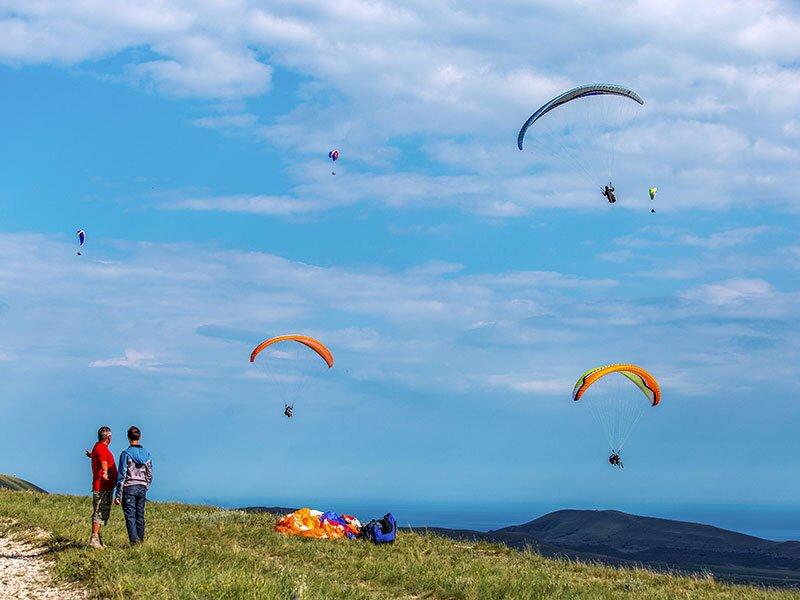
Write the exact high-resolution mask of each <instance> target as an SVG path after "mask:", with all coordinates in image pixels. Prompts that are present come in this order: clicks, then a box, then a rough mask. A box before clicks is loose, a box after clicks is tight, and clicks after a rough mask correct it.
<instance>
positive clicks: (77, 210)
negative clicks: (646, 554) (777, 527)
mask: <svg viewBox="0 0 800 600" xmlns="http://www.w3.org/2000/svg"><path fill="white" fill-rule="evenodd" d="M791 39H800V9H798V7H797V5H796V4H794V3H789V2H787V3H784V2H772V1H764V0H758V1H747V0H744V1H742V2H735V3H734V2H719V1H714V2H706V3H702V5H698V4H697V3H696V2H689V1H680V0H676V1H674V2H658V1H654V2H649V1H642V2H630V1H628V2H609V1H607V0H606V1H602V2H601V1H597V2H593V1H585V2H574V3H564V2H552V1H521V0H516V1H500V2H491V3H486V2H468V1H465V2H460V3H450V2H441V1H437V0H433V1H432V0H427V1H425V2H416V1H413V0H411V1H406V2H396V3H395V2H367V1H364V0H341V1H337V2H321V1H317V0H301V1H297V0H294V1H292V2H282V1H277V0H276V1H273V2H257V1H248V0H234V1H230V0H228V1H225V2H221V1H220V2H217V1H213V0H192V1H190V0H173V1H171V2H162V1H157V0H142V1H140V2H138V3H136V5H135V6H134V5H132V4H130V3H127V2H121V1H120V2H118V1H111V0H103V1H99V0H96V1H95V0H78V1H76V2H70V3H63V2H58V1H56V0H53V1H49V0H25V1H21V0H20V1H17V0H0V90H1V91H2V93H0V232H1V233H2V236H0V376H1V377H2V381H3V383H4V385H3V393H2V395H0V414H2V415H3V417H2V421H0V423H1V424H0V427H1V428H2V435H1V436H0V471H1V472H6V473H16V474H17V475H20V476H22V477H25V478H26V479H29V480H31V481H33V482H34V483H36V484H38V485H41V486H43V487H45V488H46V489H48V490H50V491H55V492H62V493H71V494H85V493H87V491H88V489H89V483H90V481H89V472H88V471H89V469H88V464H87V462H86V460H85V459H84V458H83V450H84V449H86V448H89V447H90V446H91V444H92V443H93V440H94V439H95V432H96V430H97V428H98V427H99V426H100V425H105V424H107V425H109V426H111V427H112V429H113V430H114V432H115V437H114V442H113V444H112V449H113V450H114V451H115V453H118V452H119V451H121V450H122V449H123V448H124V446H125V443H124V432H125V430H126V429H127V427H128V426H129V425H131V424H136V425H138V426H139V427H140V428H141V429H142V431H143V436H144V437H143V443H144V444H145V445H146V446H147V447H148V448H149V449H150V450H151V452H152V453H153V456H154V462H155V471H156V482H155V484H154V486H153V489H152V491H151V497H154V498H156V499H177V500H182V501H191V502H209V503H215V504H222V505H225V506H239V505H248V504H283V505H295V506H297V505H313V506H321V507H322V508H325V507H326V506H336V507H341V508H342V509H344V508H348V507H352V506H357V507H359V506H369V507H386V509H387V510H388V509H391V508H392V506H413V507H416V508H415V509H414V510H417V511H418V512H420V511H421V513H425V511H426V510H427V511H428V513H427V514H430V515H433V514H437V515H441V514H443V512H444V513H447V512H448V511H450V512H451V513H452V511H457V510H462V509H463V510H468V509H469V510H479V511H480V510H482V511H485V512H486V513H487V514H489V513H494V514H499V512H498V511H502V510H504V509H505V508H508V507H512V506H513V507H514V509H513V510H514V511H515V512H514V514H515V515H520V519H521V520H525V519H524V518H523V517H522V515H528V516H529V517H530V518H533V517H535V516H537V515H538V514H540V513H541V512H544V511H545V510H550V509H556V508H565V507H583V508H609V507H610V508H624V509H626V510H631V511H633V512H640V513H647V514H668V515H669V516H673V517H686V518H689V517H693V516H697V515H702V516H703V518H704V519H705V520H706V521H713V520H714V516H713V515H714V514H717V515H723V514H732V513H731V511H733V512H735V511H736V510H738V508H737V507H750V508H748V509H747V511H749V512H747V511H745V512H743V513H741V514H743V515H750V516H743V517H741V518H740V519H738V521H737V520H736V519H728V520H725V524H726V525H730V526H737V527H738V528H740V529H744V530H755V529H756V528H758V527H762V525H754V524H753V523H752V519H753V516H752V515H753V514H757V512H758V511H757V510H754V509H753V508H752V507H756V509H757V508H758V507H763V508H764V510H765V511H767V510H771V511H778V512H780V514H781V515H784V516H782V517H781V518H780V519H779V520H780V521H781V522H783V523H785V525H786V527H789V528H793V530H794V531H795V532H796V531H798V530H800V516H799V515H800V508H798V507H800V478H798V477H797V476H796V475H797V473H798V470H799V469H800V452H798V450H799V449H800V443H799V442H798V435H797V433H798V427H800V411H799V410H798V408H797V398H796V396H797V393H798V389H800V384H799V383H798V381H800V379H799V376H800V368H799V367H798V361H797V357H798V349H799V348H800V325H798V316H799V315H800V243H798V240H797V238H796V235H795V232H796V231H797V230H798V225H799V224H800V219H799V218H798V216H799V215H798V207H799V206H800V204H799V203H800V191H798V186H797V172H798V164H799V159H800V150H799V149H798V144H799V143H800V111H799V110H798V106H800V47H798V45H797V44H790V43H787V40H791ZM589 82H611V83H619V84H623V85H625V86H629V87H630V88H632V89H634V90H636V91H637V92H638V93H639V94H640V95H641V96H642V98H643V99H644V100H645V104H644V105H643V106H642V107H641V109H640V110H639V113H638V115H637V118H636V120H635V121H628V122H625V123H624V124H623V126H622V127H621V128H620V129H619V130H616V131H615V132H613V134H614V135H615V136H617V138H616V139H617V140H618V143H619V148H620V150H619V155H618V157H617V159H616V163H615V175H614V176H615V177H617V174H618V175H619V179H618V180H617V181H618V182H619V183H617V188H618V190H619V194H620V201H619V202H618V203H617V204H615V205H613V206H612V205H609V204H608V203H607V202H606V201H605V199H604V198H603V197H602V196H601V195H600V193H599V190H597V189H592V188H590V186H587V184H586V183H585V181H584V180H583V178H582V177H581V175H580V173H579V172H578V169H577V168H576V166H575V164H573V163H571V162H570V161H569V160H564V161H560V160H556V159H551V157H549V156H547V157H545V156H544V155H543V154H542V153H541V152H539V151H538V150H537V148H536V146H530V147H528V148H526V150H525V151H523V152H520V151H519V150H518V149H517V147H516V135H517V132H518V130H519V127H520V126H521V124H522V123H523V122H524V121H525V119H527V117H528V116H529V115H530V114H531V113H532V112H533V111H534V110H535V109H536V108H537V107H538V106H540V105H541V104H542V103H543V102H545V101H546V100H548V99H550V98H552V97H553V96H555V95H557V94H558V93H560V92H562V91H564V90H566V89H569V88H570V87H573V86H576V85H580V84H585V83H589ZM565 114H566V113H565ZM575 136H576V137H574V138H571V139H580V137H579V136H580V132H579V131H576V133H575ZM569 137H570V133H569V132H567V133H565V139H568V138H569ZM332 148H338V149H339V150H340V151H341V158H340V160H339V161H338V162H337V163H336V175H335V176H333V175H331V165H330V163H329V161H328V158H327V153H328V151H329V150H331V149H332ZM587 148H589V147H588V146H587ZM587 152H590V149H589V150H587ZM600 183H601V184H602V183H603V182H600ZM652 185H656V186H657V187H658V188H659V192H658V195H657V197H656V200H655V202H654V204H653V206H655V207H656V208H657V212H656V213H654V214H653V213H650V211H649V209H650V207H651V204H650V202H649V200H648V199H647V197H646V189H647V187H649V186H652ZM78 228H83V229H85V230H86V232H87V236H88V241H87V244H86V246H85V247H84V252H83V256H80V257H79V256H77V255H76V241H75V237H74V234H75V231H76V229H78ZM286 332H303V333H307V334H309V335H313V336H315V337H318V338H319V339H321V340H323V341H324V342H325V343H327V344H328V346H329V347H330V348H331V350H332V351H333V353H334V355H335V357H336V364H335V366H334V368H333V369H331V370H330V371H325V370H322V371H316V372H314V373H313V374H312V376H311V377H310V378H309V379H310V383H309V386H308V391H306V392H304V395H303V396H302V397H301V398H299V399H298V401H297V405H296V410H295V413H296V416H295V418H294V419H293V420H292V421H288V420H287V419H285V417H283V415H282V408H283V403H282V400H281V398H282V396H281V394H282V393H283V390H284V389H285V388H288V387H289V386H290V385H291V384H292V381H291V378H284V379H281V377H280V376H279V375H280V374H279V373H276V371H275V370H271V363H270V365H269V366H268V365H267V363H264V364H260V363H257V364H255V365H251V364H250V363H249V361H248V357H249V353H250V350H251V349H252V347H253V346H254V345H255V344H256V343H258V342H259V341H261V340H262V339H265V338H267V337H270V336H272V335H277V334H280V333H286ZM279 358H280V357H279ZM272 362H277V363H280V360H278V361H272ZM613 362H633V363H636V364H640V365H642V366H643V367H645V368H647V369H648V370H650V371H651V372H652V373H653V374H654V375H655V376H656V377H657V378H658V380H659V381H660V383H661V387H662V392H663V401H662V403H661V405H660V406H658V407H656V408H653V409H649V410H648V411H646V413H645V414H644V415H643V418H642V420H641V421H640V423H639V424H638V426H637V428H636V429H635V430H634V432H633V434H632V435H631V437H630V439H629V441H628V443H627V445H626V448H625V453H624V458H625V467H626V468H625V470H624V472H617V471H616V470H614V469H611V468H610V467H609V466H608V465H607V463H606V458H607V455H608V447H607V444H606V441H605V437H604V436H603V434H602V431H600V429H599V426H598V424H597V423H596V422H594V421H593V420H592V418H591V415H590V414H589V411H588V410H586V407H585V406H582V405H581V403H573V402H572V401H571V391H572V386H573V384H574V382H575V380H576V379H577V377H578V376H579V375H580V374H581V373H583V372H584V371H585V370H587V369H588V368H591V367H594V366H597V365H600V364H606V363H613ZM276 369H277V367H276ZM504 507H505V508H504ZM698 507H702V510H701V508H698ZM708 507H712V508H711V509H709V508H708ZM794 509H797V510H795V512H791V511H792V510H794ZM509 510H511V509H509ZM436 511H439V512H436ZM442 511H443V512H442ZM704 511H705V512H704ZM715 511H716V512H715ZM726 511H727V512H726ZM781 511H783V512H781ZM787 511H789V513H791V514H792V515H794V516H793V517H791V518H788V517H786V516H785V515H786V514H788V513H787ZM737 514H739V513H737ZM709 515H711V516H709ZM422 518H423V517H420V519H422ZM441 518H442V519H444V517H441ZM509 518H510V517H509ZM698 518H699V517H698ZM720 519H722V517H719V518H718V519H717V520H718V521H719V520H720ZM763 529H766V527H765V526H764V527H762V530H763ZM774 535H775V536H778V537H780V536H781V535H782V534H780V533H774Z"/></svg>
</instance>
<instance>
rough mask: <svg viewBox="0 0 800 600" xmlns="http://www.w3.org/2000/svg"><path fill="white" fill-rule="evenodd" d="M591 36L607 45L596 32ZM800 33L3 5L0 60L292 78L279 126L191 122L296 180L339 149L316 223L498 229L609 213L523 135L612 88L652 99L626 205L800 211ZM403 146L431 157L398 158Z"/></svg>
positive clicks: (643, 20)
mask: <svg viewBox="0 0 800 600" xmlns="http://www.w3.org/2000/svg"><path fill="white" fill-rule="evenodd" d="M598 30H602V31H605V32H607V35H608V36H609V39H612V40H613V43H608V40H607V39H605V38H604V37H603V36H597V35H593V32H596V31H598ZM798 30H800V17H798V14H797V11H796V7H794V6H793V5H792V4H791V3H785V2H777V1H768V2H762V1H754V0H748V1H744V2H728V1H718V2H713V3H706V4H705V5H703V6H702V7H699V6H698V5H697V3H696V2H690V1H688V0H681V1H678V2H670V3H669V4H665V3H663V2H658V1H657V0H650V1H643V2H638V3H633V4H630V3H625V4H620V5H618V6H616V7H615V9H613V10H609V8H608V5H607V3H600V2H588V3H581V4H580V5H569V4H562V5H558V4H554V3H552V2H549V1H547V0H542V1H539V2H530V3H522V4H518V3H512V4H507V3H494V4H489V5H487V4H486V3H469V2H467V3H462V4H460V5H459V6H458V7H457V8H455V7H452V6H450V5H447V4H441V3H422V2H410V3H408V2H406V3H397V2H388V1H385V2H377V3H373V2H370V3H365V2H356V1H351V2H346V3H344V4H342V3H337V4H336V5H335V6H332V5H331V3H329V2H323V1H322V0H309V1H308V2H305V3H302V4H300V5H298V4H292V3H277V4H276V3H269V4H263V3H258V2H251V1H243V2H231V3H222V4H220V3H209V2H199V1H193V0H177V1H175V2H171V3H168V4H164V3H163V2H162V1H160V0H144V1H143V2H139V3H137V4H136V5H135V6H134V5H130V4H129V3H124V2H121V1H109V2H97V1H95V0H86V1H82V2H77V3H63V2H58V1H56V0H36V1H34V2H30V1H24V2H23V1H22V0H6V2H4V4H3V6H2V8H0V60H3V61H5V62H7V63H10V64H29V63H42V62H54V63H58V64H62V63H66V64H76V63H81V62H85V61H89V60H92V59H96V58H104V57H107V56H111V55H115V54H119V53H120V52H121V51H123V50H136V52H135V53H130V56H129V55H127V54H126V55H125V60H128V61H129V65H128V69H127V73H128V74H129V75H130V76H131V77H132V78H133V79H135V80H138V81H140V82H144V83H145V84H146V85H151V86H153V87H154V88H155V89H157V90H159V91H160V92H162V93H164V94H167V95H171V96H189V97H201V98H210V99H215V100H223V101H226V102H230V101H237V100H239V99H242V98H251V97H255V96H261V95H263V94H266V93H267V92H268V91H270V87H271V78H272V71H273V67H274V66H277V67H280V68H284V69H287V70H289V71H291V72H293V73H295V74H297V75H299V76H300V77H301V78H302V79H303V81H304V83H303V84H302V86H301V88H300V91H299V92H298V94H297V96H296V98H295V102H294V103H293V104H292V106H291V108H290V109H289V110H288V112H286V113H285V114H283V115H281V116H280V117H278V118H276V119H272V120H271V121H270V122H261V121H260V120H259V117H258V116H257V111H253V110H242V107H241V106H239V107H231V108H230V110H227V111H226V113H227V114H221V115H220V114H217V115H211V116H206V117H200V118H197V119H195V121H194V122H195V123H196V124H197V125H198V126H201V127H206V128H222V129H226V130H229V129H231V128H240V129H242V130H244V131H246V132H248V133H249V134H251V135H255V136H258V137H260V138H262V139H264V140H267V141H268V142H269V143H271V144H275V145H278V146H280V147H282V148H284V149H286V150H289V151H291V152H292V153H294V155H293V157H292V158H293V163H294V164H298V162H299V161H298V159H301V158H302V157H303V156H305V155H309V156H310V155H313V156H318V155H320V154H321V153H323V152H326V151H327V150H328V149H329V148H328V146H329V144H330V143H331V140H335V141H336V143H337V145H341V146H342V148H343V149H344V151H345V156H346V159H345V160H343V161H342V168H343V169H344V170H346V171H348V172H349V175H348V176H349V178H350V179H349V182H350V185H348V189H347V190H344V191H342V192H341V193H338V194H334V195H331V196H325V197H326V198H332V200H330V201H329V202H330V204H324V205H323V204H318V205H316V209H317V210H324V209H326V208H329V207H330V206H331V205H332V204H333V205H335V204H352V203H356V202H357V203H365V204H368V203H374V202H379V203H381V204H383V205H384V206H389V207H392V208H395V209H401V208H407V207H427V206H430V207H439V206H443V205H447V206H454V207H458V208H459V209H461V210H464V211H468V212H472V213H475V214H478V215H483V216H487V217H491V218H517V217H524V216H527V215H529V214H531V212H532V211H533V210H536V209H541V208H563V207H570V208H582V209H585V208H587V207H594V209H596V210H599V209H600V208H601V207H600V206H598V201H599V198H597V197H595V196H597V194H595V193H593V192H592V191H591V190H589V189H587V188H586V187H585V186H582V185H581V184H580V183H578V182H576V181H575V167H574V166H570V165H565V164H558V163H552V162H550V161H549V160H544V159H543V158H542V157H540V156H538V155H535V154H533V153H519V152H518V151H516V149H515V148H514V143H513V142H514V135H515V133H516V128H517V127H518V126H519V124H521V122H522V121H523V120H524V119H525V117H526V116H527V115H528V114H529V113H530V112H531V111H532V110H533V109H534V108H535V107H536V106H537V105H538V104H539V103H540V102H542V101H544V100H545V99H547V98H548V97H551V96H552V95H554V94H555V93H557V92H558V91H560V90H562V89H565V88H567V87H569V86H571V85H573V84H576V83H582V82H586V81H593V80H611V81H621V82H623V83H627V84H629V85H631V86H632V87H634V88H635V89H637V90H639V91H641V92H642V94H643V95H644V97H645V100H646V104H645V107H644V110H643V111H642V115H641V118H640V121H639V125H638V126H637V127H635V128H633V129H631V130H630V131H629V134H628V135H627V136H625V137H623V139H622V140H621V147H626V148H628V149H630V150H632V151H633V152H632V153H631V154H630V156H628V157H627V158H626V161H625V164H626V168H625V172H624V173H621V174H619V178H620V180H621V185H622V189H625V188H626V187H627V188H630V189H638V188H639V187H644V188H646V187H648V186H649V185H653V184H656V185H658V187H659V189H660V193H659V212H662V211H664V212H669V211H672V210H685V209H687V208H692V209H698V210H718V209H720V208H724V207H728V206H741V205H745V206H746V205H756V204H760V205H763V204H774V205H777V206H779V207H782V208H791V207H792V206H793V205H794V204H796V202H797V200H798V196H797V191H796V186H794V185H793V181H794V172H795V168H794V165H795V164H796V162H797V151H796V150H795V147H796V144H795V141H796V137H797V134H796V130H797V127H796V126H795V125H794V122H795V121H796V106H797V105H798V103H800V69H798V68H797V67H796V65H797V64H798V61H800V51H798V49H797V45H796V44H795V45H792V44H788V43H785V40H787V39H793V37H794V34H795V33H796V32H797V31H798ZM531 31H536V32H537V35H536V38H535V39H532V38H531V36H530V32H531ZM143 49H144V51H142V50H143ZM409 136H412V137H413V139H420V140H421V144H420V145H419V146H417V145H416V143H415V144H414V147H413V149H410V148H407V147H405V141H406V140H407V139H408V138H409ZM412 152H413V153H414V156H413V158H414V160H415V161H420V160H421V161H422V162H423V163H424V162H427V161H437V162H441V163H443V164H445V165H447V166H448V167H449V168H450V169H451V171H452V172H450V173H448V175H446V176H438V177H434V176H423V175H420V174H418V173H409V172H398V171H399V169H398V168H396V166H397V164H398V161H399V160H400V159H407V158H409V154H410V153H412ZM420 153H421V154H420ZM390 167H394V168H391V169H390V172H388V173H387V172H381V171H382V170H383V169H387V168H390ZM365 168H367V169H368V170H369V171H370V172H369V173H364V172H363V171H364V169H365ZM475 173H479V174H480V176H479V177H476V176H475ZM292 175H293V176H294V177H295V178H296V190H297V196H298V198H301V199H302V198H314V197H323V196H321V195H316V194H310V193H309V192H312V191H313V192H320V191H323V190H324V189H325V188H326V187H329V185H330V183H331V182H320V180H319V179H318V178H317V176H316V175H315V174H313V173H309V172H308V170H306V169H303V168H302V166H301V165H298V167H297V168H296V169H295V170H294V171H292ZM742 190H746V193H742ZM249 192H251V193H252V195H253V196H263V194H261V193H259V191H258V190H250V191H249ZM220 206H221V209H222V210H226V208H225V204H224V203H223V204H221V205H220ZM228 207H230V204H228ZM186 208H190V206H189V205H187V206H186ZM244 208H245V209H247V207H244ZM617 208H618V209H626V208H633V209H636V210H638V209H639V208H641V207H639V206H638V205H636V204H635V203H630V202H628V203H626V202H623V203H620V205H619V206H618V207H617ZM209 209H210V205H206V206H205V207H204V208H203V210H209ZM247 210H249V209H247ZM259 210H260V209H258V208H256V210H255V212H259ZM281 210H282V209H279V210H278V211H277V212H278V213H279V214H280V213H281ZM265 212H267V213H268V214H275V211H273V210H267V211H265Z"/></svg>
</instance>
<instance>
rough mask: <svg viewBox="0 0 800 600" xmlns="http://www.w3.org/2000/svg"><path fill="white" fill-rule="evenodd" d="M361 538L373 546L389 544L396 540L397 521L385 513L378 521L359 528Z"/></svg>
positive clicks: (390, 514)
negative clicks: (373, 544)
mask: <svg viewBox="0 0 800 600" xmlns="http://www.w3.org/2000/svg"><path fill="white" fill-rule="evenodd" d="M361 536H362V537H363V538H364V539H367V540H369V541H370V542H373V543H375V544H391V543H392V542H393V541H394V540H395V538H397V521H395V518H394V515H392V513H386V514H385V515H384V517H383V518H382V519H380V520H378V521H376V520H374V519H373V520H372V521H370V522H369V523H367V524H366V525H364V527H362V528H361Z"/></svg>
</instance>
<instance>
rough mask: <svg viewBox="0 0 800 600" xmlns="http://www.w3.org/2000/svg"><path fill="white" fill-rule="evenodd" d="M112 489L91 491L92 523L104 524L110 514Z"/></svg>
mask: <svg viewBox="0 0 800 600" xmlns="http://www.w3.org/2000/svg"><path fill="white" fill-rule="evenodd" d="M113 493H114V491H113V490H108V491H105V492H92V523H100V524H101V525H106V524H107V523H108V517H109V515H110V514H111V500H112V498H111V496H112V494H113Z"/></svg>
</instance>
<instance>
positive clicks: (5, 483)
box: [0, 475, 47, 494]
mask: <svg viewBox="0 0 800 600" xmlns="http://www.w3.org/2000/svg"><path fill="white" fill-rule="evenodd" d="M0 489H5V490H14V491H16V492H41V493H43V494H46V493H47V492H45V491H44V490H43V489H42V488H40V487H39V486H36V485H33V484H32V483H30V482H29V481H25V480H24V479H20V478H19V477H12V476H10V475H0Z"/></svg>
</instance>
